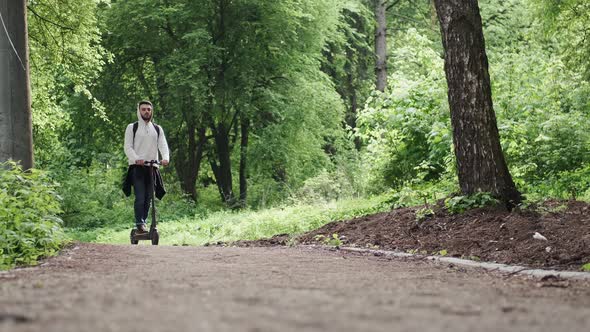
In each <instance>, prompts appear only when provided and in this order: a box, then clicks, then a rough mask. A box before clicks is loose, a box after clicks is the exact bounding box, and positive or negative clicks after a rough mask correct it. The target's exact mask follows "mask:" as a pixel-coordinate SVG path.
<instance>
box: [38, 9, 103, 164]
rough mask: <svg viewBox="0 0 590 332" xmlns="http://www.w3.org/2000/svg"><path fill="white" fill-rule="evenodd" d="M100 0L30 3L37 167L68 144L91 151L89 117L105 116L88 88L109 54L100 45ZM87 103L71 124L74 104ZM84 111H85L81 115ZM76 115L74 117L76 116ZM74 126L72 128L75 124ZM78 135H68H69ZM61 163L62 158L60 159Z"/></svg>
mask: <svg viewBox="0 0 590 332" xmlns="http://www.w3.org/2000/svg"><path fill="white" fill-rule="evenodd" d="M99 3H102V1H99V0H43V1H38V0H31V1H28V5H27V8H28V32H29V52H30V67H31V90H32V109H33V132H34V137H35V159H36V163H37V164H38V165H45V164H48V163H51V162H54V161H55V159H56V157H60V156H62V155H64V154H65V152H64V148H65V147H68V148H70V149H71V150H72V151H71V152H75V151H73V150H74V149H78V150H79V149H84V151H79V152H78V154H79V158H82V156H84V157H85V158H86V159H89V158H91V157H92V155H91V154H89V150H90V148H91V147H97V146H95V145H94V144H92V143H93V135H92V134H90V133H92V132H93V130H91V128H89V127H88V126H87V124H89V122H88V119H91V118H94V117H96V118H101V119H103V120H104V119H105V118H104V108H103V107H102V104H101V103H100V102H99V101H98V100H97V99H96V98H95V97H94V96H93V95H92V93H91V91H90V89H91V87H92V86H93V85H94V82H95V81H96V80H97V78H98V77H99V74H100V72H101V70H102V68H103V66H104V65H105V64H106V63H107V62H108V61H109V59H110V56H109V54H108V53H107V52H106V50H105V49H104V47H103V46H102V44H101V38H100V33H99V23H98V20H97V15H96V10H97V6H98V5H99ZM74 100H81V101H85V102H84V108H83V121H81V122H77V123H72V121H71V117H70V115H71V113H69V112H68V111H70V103H71V102H72V101H74ZM80 115H82V114H80ZM74 116H75V115H74ZM72 126H73V128H72ZM67 132H70V133H76V135H70V136H69V137H67V138H66V137H64V135H65V134H66V133H67ZM60 161H63V160H60Z"/></svg>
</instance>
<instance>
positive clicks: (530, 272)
mask: <svg viewBox="0 0 590 332" xmlns="http://www.w3.org/2000/svg"><path fill="white" fill-rule="evenodd" d="M339 250H341V251H348V252H356V253H369V254H373V255H377V256H385V257H397V258H418V259H424V260H429V261H435V262H439V263H451V264H455V265H462V266H469V267H477V268H482V269H485V270H493V271H499V272H504V273H510V274H514V275H525V276H532V277H536V278H543V277H549V276H553V277H558V278H564V279H575V280H590V272H575V271H558V270H541V269H534V268H528V267H524V266H519V265H506V264H499V263H488V262H476V261H472V260H468V259H461V258H455V257H443V256H424V255H416V254H408V253H405V252H397V251H389V250H375V249H365V248H353V247H340V248H339Z"/></svg>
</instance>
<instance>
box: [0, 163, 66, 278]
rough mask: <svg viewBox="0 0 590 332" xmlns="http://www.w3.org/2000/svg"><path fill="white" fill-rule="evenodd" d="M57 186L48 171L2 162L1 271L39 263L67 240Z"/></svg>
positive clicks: (0, 210)
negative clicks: (26, 169)
mask: <svg viewBox="0 0 590 332" xmlns="http://www.w3.org/2000/svg"><path fill="white" fill-rule="evenodd" d="M55 187H56V185H55V184H54V183H52V182H51V181H50V179H49V178H48V177H47V174H46V173H45V172H42V171H39V170H35V169H32V170H30V171H27V172H23V171H22V169H21V168H20V167H19V166H18V165H17V164H15V163H13V162H5V163H2V164H0V250H1V256H0V270H2V269H9V268H11V267H13V266H15V265H30V264H36V263H37V260H38V259H39V258H42V257H47V256H51V255H54V254H55V253H56V252H57V251H58V250H59V249H60V247H61V246H62V245H63V244H64V243H65V242H66V240H67V238H66V237H65V235H64V233H63V231H62V229H61V224H62V221H61V220H60V219H59V218H58V216H57V215H58V214H59V213H60V211H61V210H60V202H59V196H58V195H57V192H56V190H55V189H56V188H55Z"/></svg>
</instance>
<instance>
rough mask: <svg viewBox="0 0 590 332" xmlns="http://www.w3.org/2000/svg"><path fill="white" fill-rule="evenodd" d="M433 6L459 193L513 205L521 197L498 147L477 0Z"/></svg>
mask: <svg viewBox="0 0 590 332" xmlns="http://www.w3.org/2000/svg"><path fill="white" fill-rule="evenodd" d="M435 6H436V11H437V13H438V18H439V23H440V26H441V32H442V41H443V47H444V50H445V74H446V77H447V84H448V100H449V106H450V109H451V124H452V127H453V143H454V147H455V156H456V158H457V169H458V176H459V185H460V186H461V191H462V192H463V193H464V194H474V193H476V192H482V191H483V192H491V193H492V194H493V195H495V196H497V197H498V198H500V199H502V200H503V201H504V202H506V203H507V205H508V206H511V205H512V204H517V203H519V202H520V201H521V195H520V193H519V192H518V190H517V189H516V186H515V184H514V182H513V180H512V177H511V175H510V172H509V171H508V167H507V165H506V161H505V160H504V154H503V152H502V147H501V146H500V137H499V134H498V127H497V123H496V115H495V113H494V109H493V104H492V91H491V85H490V75H489V72H488V59H487V56H486V51H485V41H484V36H483V30H482V23H481V16H480V13H479V6H478V3H477V0H465V1H452V0H435Z"/></svg>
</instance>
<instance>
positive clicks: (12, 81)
mask: <svg viewBox="0 0 590 332" xmlns="http://www.w3.org/2000/svg"><path fill="white" fill-rule="evenodd" d="M9 159H12V160H15V161H19V162H20V164H21V166H22V167H23V169H29V168H32V167H33V132H32V121H31V88H30V81H29V49H28V37H27V7H26V0H0V162H4V161H6V160H9Z"/></svg>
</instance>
